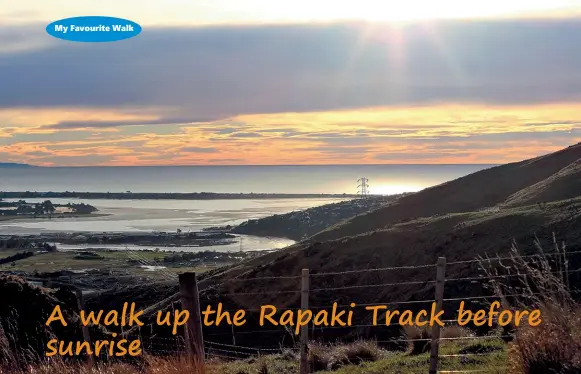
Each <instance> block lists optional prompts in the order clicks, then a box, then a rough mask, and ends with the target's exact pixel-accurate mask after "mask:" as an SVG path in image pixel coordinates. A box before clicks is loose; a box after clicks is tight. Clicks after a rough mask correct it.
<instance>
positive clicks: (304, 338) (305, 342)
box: [300, 269, 309, 374]
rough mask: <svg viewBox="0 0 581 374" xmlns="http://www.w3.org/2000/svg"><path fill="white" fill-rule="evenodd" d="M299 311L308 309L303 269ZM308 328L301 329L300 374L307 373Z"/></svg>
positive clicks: (307, 291)
mask: <svg viewBox="0 0 581 374" xmlns="http://www.w3.org/2000/svg"><path fill="white" fill-rule="evenodd" d="M301 309H302V310H307V309H309V269H303V271H302V274H301ZM308 344H309V327H308V326H302V327H301V364H300V374H308V373H309V353H308V350H307V347H308Z"/></svg>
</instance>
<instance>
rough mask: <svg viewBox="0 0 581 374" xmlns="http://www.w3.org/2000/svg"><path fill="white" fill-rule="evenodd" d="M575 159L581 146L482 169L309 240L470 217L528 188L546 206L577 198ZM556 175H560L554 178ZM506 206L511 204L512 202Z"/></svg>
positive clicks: (578, 189)
mask: <svg viewBox="0 0 581 374" xmlns="http://www.w3.org/2000/svg"><path fill="white" fill-rule="evenodd" d="M580 159H581V144H576V145H574V146H571V147H569V148H566V149H563V150H561V151H558V152H555V153H552V154H549V155H546V156H541V157H537V158H534V159H531V160H525V161H521V162H516V163H511V164H506V165H501V166H497V167H493V168H490V169H486V170H482V171H479V172H476V173H473V174H470V175H467V176H465V177H462V178H459V179H456V180H453V181H450V182H447V183H443V184H441V185H438V186H435V187H431V188H428V189H425V190H423V191H421V192H419V193H416V194H413V195H409V196H405V197H403V198H401V199H399V200H397V202H395V203H394V204H392V205H389V206H387V207H384V208H381V209H378V210H376V211H373V212H370V213H368V214H365V215H361V216H358V217H355V218H353V219H351V220H349V221H347V222H344V223H341V224H339V225H337V226H334V227H331V228H329V229H328V230H325V231H323V232H321V233H319V234H318V235H315V236H313V237H312V238H311V241H321V242H322V241H326V240H332V239H337V238H341V237H348V236H354V235H358V234H362V233H365V232H369V231H373V230H381V229H385V228H388V227H390V226H391V225H393V224H394V223H397V222H401V221H403V220H409V219H415V218H418V217H430V216H434V215H437V214H447V213H460V212H470V211H475V210H478V209H482V208H485V207H492V206H495V205H498V204H502V203H503V202H505V201H506V200H507V199H509V198H510V197H511V196H512V195H514V194H517V193H518V192H519V191H521V190H527V189H528V194H533V195H536V196H539V198H540V199H542V198H547V199H549V198H550V200H547V201H556V200H562V199H568V198H572V197H575V196H579V194H581V192H580V191H581V189H580V188H579V183H580V182H579V179H580V177H579V175H580V174H579V163H578V161H579V160H580ZM566 168H570V169H571V170H570V173H568V174H567V173H565V172H564V171H563V172H562V170H563V169H566ZM559 173H565V175H562V176H561V177H558V176H557V175H558V174H559ZM556 174H557V175H556ZM546 180H547V182H548V183H551V181H552V185H551V186H549V187H548V188H547V189H545V190H544V192H542V191H540V190H538V189H540V188H541V187H542V186H541V185H537V186H536V188H533V189H532V190H531V188H532V186H534V185H536V184H537V183H541V182H543V181H546ZM573 180H576V184H573V185H569V184H568V181H573ZM576 187H577V188H576ZM553 191H554V192H553ZM511 202H513V203H515V202H516V201H515V200H514V199H512V200H511ZM527 202H528V200H526V199H524V200H522V201H520V203H521V204H527ZM535 202H536V200H535Z"/></svg>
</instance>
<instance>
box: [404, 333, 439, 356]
mask: <svg viewBox="0 0 581 374" xmlns="http://www.w3.org/2000/svg"><path fill="white" fill-rule="evenodd" d="M430 330H431V327H429V326H424V327H417V326H404V327H403V335H404V337H405V339H406V340H408V348H407V351H406V352H407V353H408V354H410V355H419V354H422V353H425V352H428V351H429V350H430V341H429V340H425V339H431V337H432V332H431V331H430Z"/></svg>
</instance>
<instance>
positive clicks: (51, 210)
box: [42, 200, 56, 216]
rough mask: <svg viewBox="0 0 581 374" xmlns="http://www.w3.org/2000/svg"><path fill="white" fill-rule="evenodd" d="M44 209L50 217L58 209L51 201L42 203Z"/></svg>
mask: <svg viewBox="0 0 581 374" xmlns="http://www.w3.org/2000/svg"><path fill="white" fill-rule="evenodd" d="M42 208H43V210H44V211H45V212H46V213H48V215H49V216H50V215H52V214H53V213H54V212H55V211H56V208H55V207H54V205H53V204H52V201H50V200H46V201H45V202H44V203H42Z"/></svg>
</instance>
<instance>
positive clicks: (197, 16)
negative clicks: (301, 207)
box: [0, 0, 581, 166]
mask: <svg viewBox="0 0 581 374" xmlns="http://www.w3.org/2000/svg"><path fill="white" fill-rule="evenodd" d="M86 15H106V16H113V17H121V18H126V19H129V20H131V21H134V22H137V23H138V24H140V25H141V26H142V27H143V31H142V33H141V34H140V35H138V36H137V37H135V38H131V39H127V40H123V41H119V42H113V43H74V42H67V41H63V40H60V39H56V38H53V37H51V36H50V35H48V34H47V33H46V31H45V27H46V26H47V25H48V24H49V23H51V22H53V21H56V20H58V19H62V18H66V17H74V16H86ZM579 15H581V0H575V1H573V0H529V1H523V0H510V1H506V0H503V1H499V0H489V1H484V2H468V1H459V0H440V1H438V2H435V1H427V0H426V1H420V0H407V1H404V2H402V1H391V0H359V1H356V2H336V1H333V2H331V1H327V0H309V1H307V0H295V1H293V2H280V1H266V0H237V1H233V0H228V1H227V0H212V1H206V0H204V1H202V0H187V1H186V0H164V1H161V0H148V1H147V2H144V1H138V0H124V1H118V0H99V1H95V0H51V1H47V2H36V1H35V2H33V1H22V0H2V7H0V162H19V163H30V164H35V165H44V166H85V165H111V166H118V165H233V164H242V165H244V164H252V165H257V164H269V165H272V164H275V165H276V164H384V163H387V164H437V163H443V164H457V163H458V164H460V163H461V164H473V163H483V164H499V163H505V162H513V161H518V160H522V159H525V158H530V157H535V156H538V155H540V154H545V153H549V152H552V151H556V150H558V149H560V148H564V147H566V146H568V145H571V144H575V143H577V142H580V141H581V105H580V104H581V69H579V66H581V44H580V43H579V35H581V18H579Z"/></svg>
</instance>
